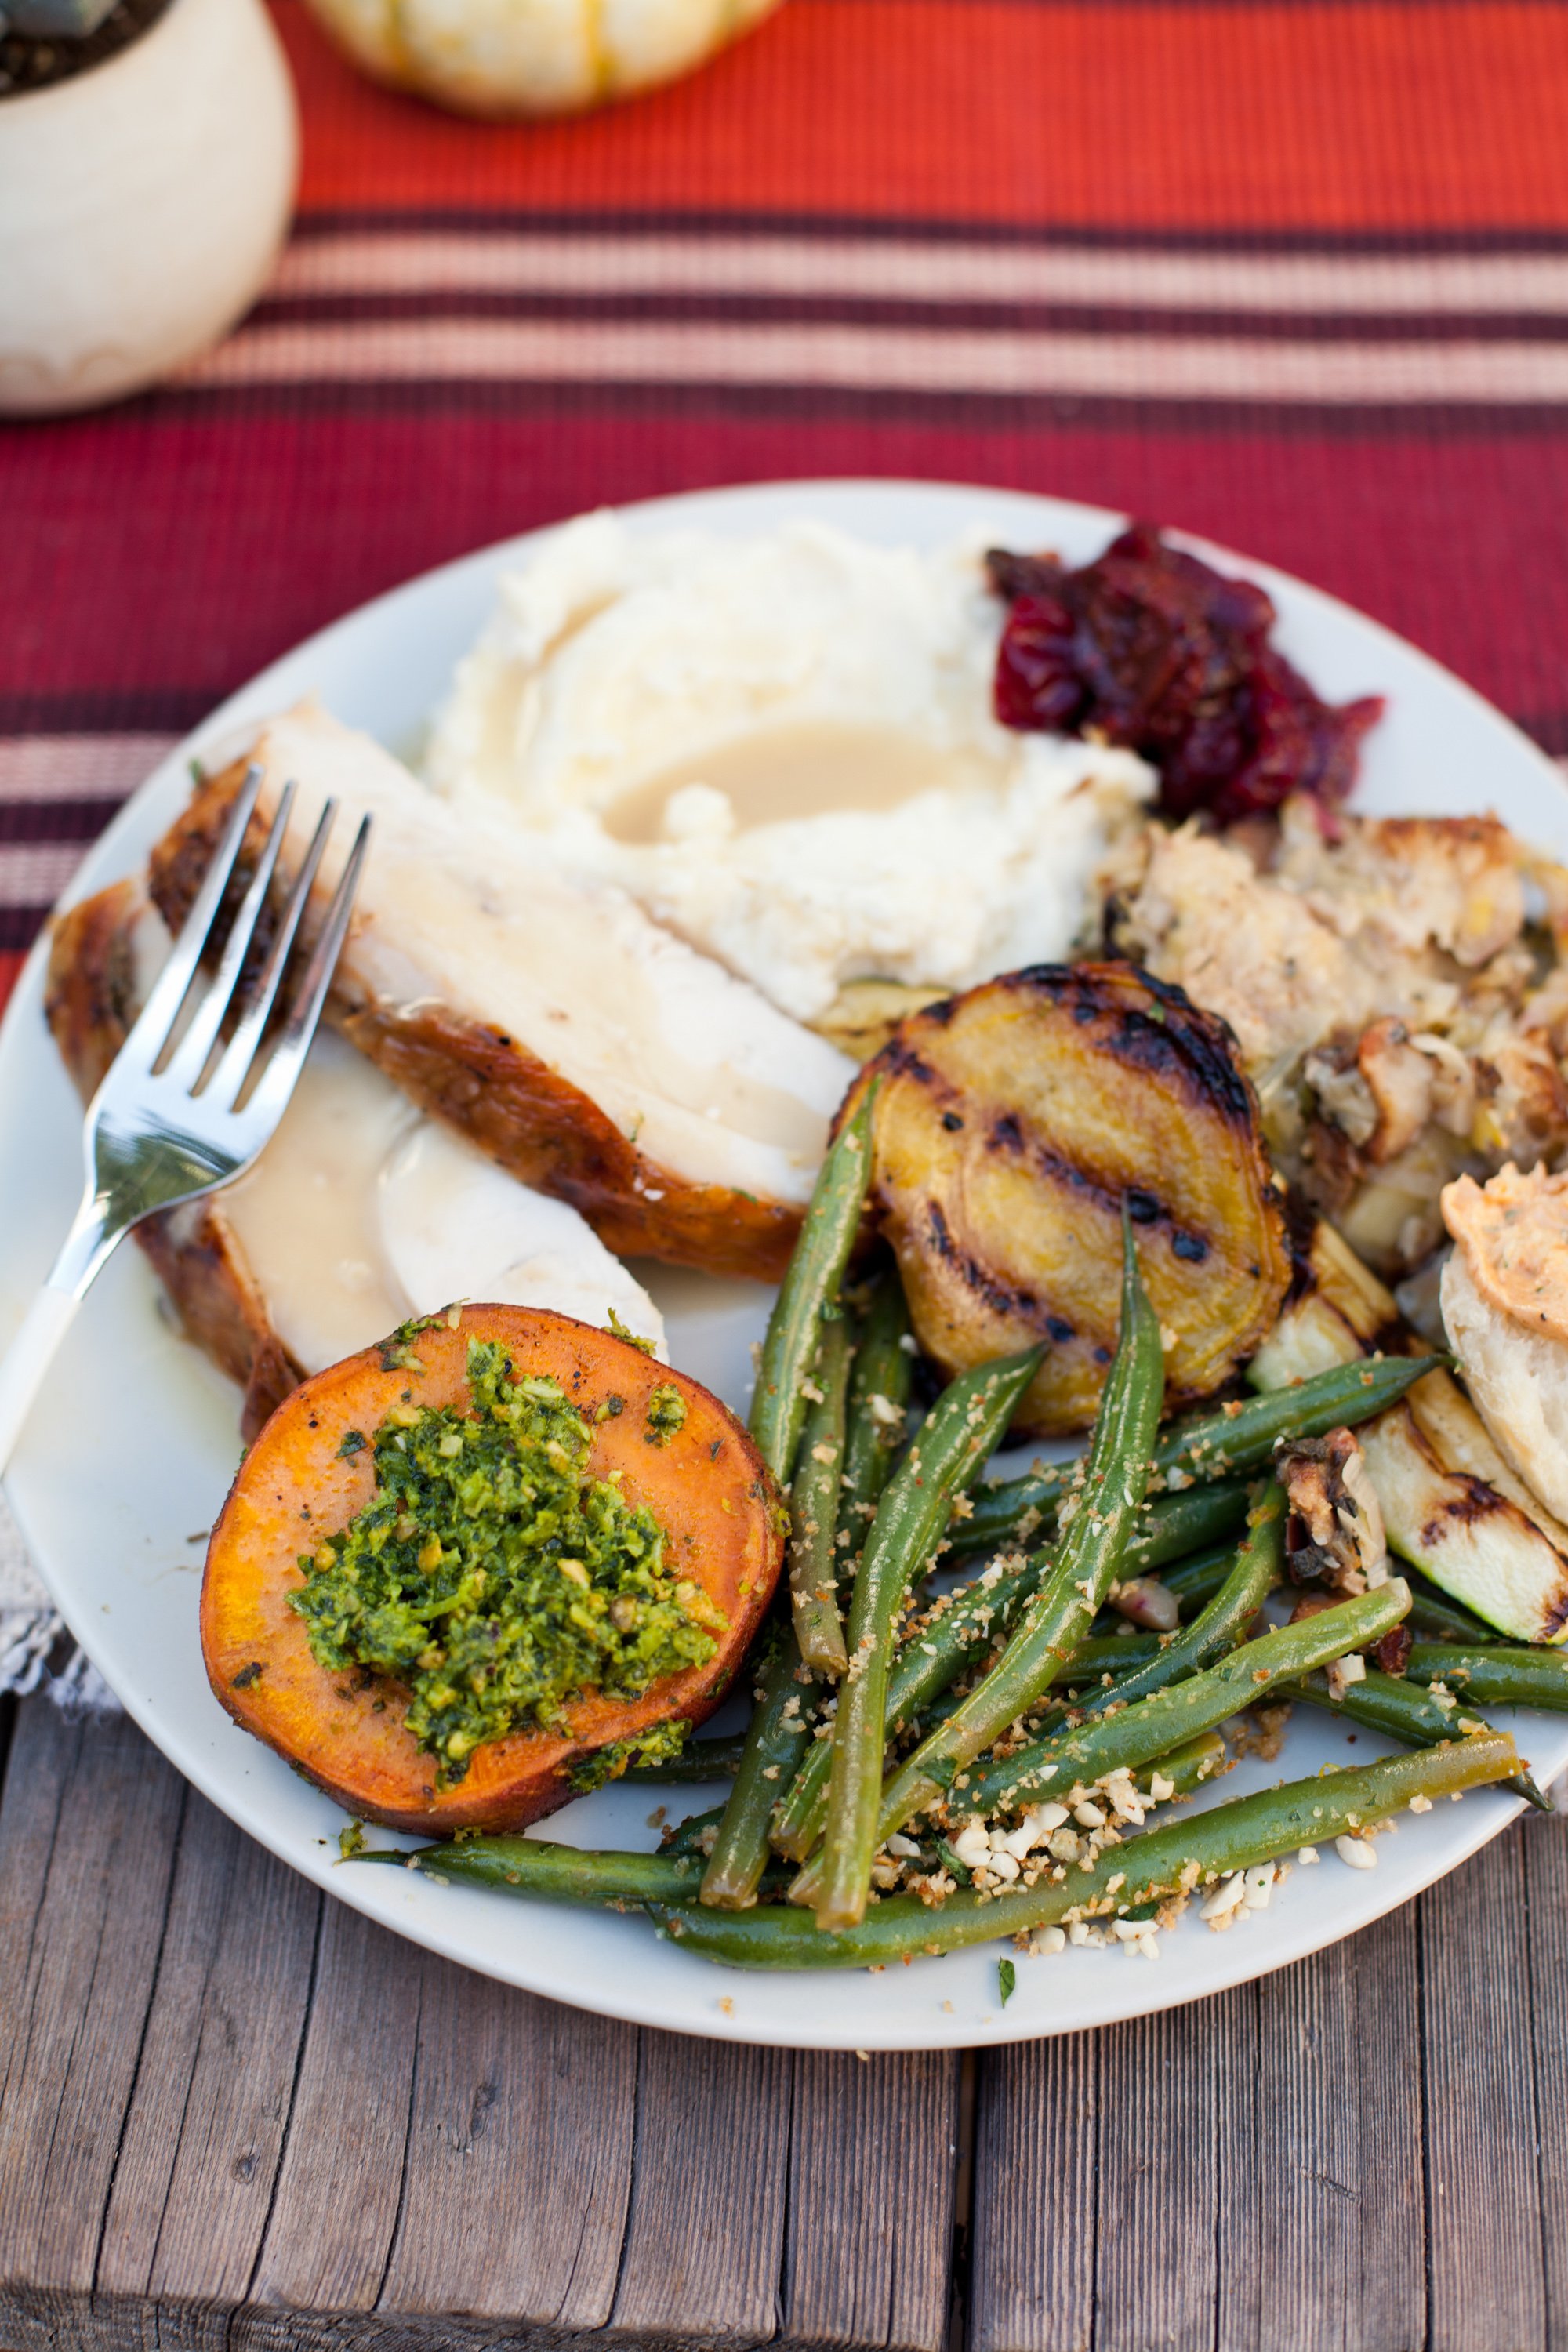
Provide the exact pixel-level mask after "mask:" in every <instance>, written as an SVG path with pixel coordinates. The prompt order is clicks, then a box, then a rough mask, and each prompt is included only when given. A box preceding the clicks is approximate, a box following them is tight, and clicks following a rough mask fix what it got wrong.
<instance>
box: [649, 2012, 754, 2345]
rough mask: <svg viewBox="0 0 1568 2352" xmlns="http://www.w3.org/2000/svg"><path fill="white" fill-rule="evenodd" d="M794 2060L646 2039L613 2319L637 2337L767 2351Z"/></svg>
mask: <svg viewBox="0 0 1568 2352" xmlns="http://www.w3.org/2000/svg"><path fill="white" fill-rule="evenodd" d="M791 2074H792V2061H791V2058H790V2054H789V2053H788V2052H787V2051H781V2050H748V2049H743V2048H741V2047H740V2046H738V2045H737V2044H735V2043H733V2042H690V2041H687V2040H686V2039H684V2038H683V2037H681V2036H679V2035H677V2034H673V2033H655V2032H645V2033H643V2035H642V2036H641V2038H640V2043H639V2048H638V2065H637V2149H636V2158H635V2169H634V2174H633V2180H632V2201H631V2213H630V2217H629V2220H628V2222H627V2228H626V2248H625V2252H624V2253H623V2256H622V2262H621V2280H620V2289H619V2292H618V2294H616V2305H615V2311H614V2314H613V2319H614V2324H615V2326H616V2327H617V2328H619V2329H620V2330H621V2331H622V2332H623V2333H624V2334H626V2335H627V2336H635V2337H642V2336H673V2337H676V2338H689V2337H701V2338H703V2339H705V2340H716V2341H718V2342H721V2343H733V2344H760V2343H764V2342H766V2341H767V2340H768V2339H769V2338H770V2337H772V2336H773V2335H774V2334H775V2333H776V2332H777V2328H778V2323H779V2282H780V2277H781V2274H782V2271H783V2263H784V2209H785V2182H786V2179H787V2177H788V2174H787V2157H788V2152H789V2137H790V2087H791Z"/></svg>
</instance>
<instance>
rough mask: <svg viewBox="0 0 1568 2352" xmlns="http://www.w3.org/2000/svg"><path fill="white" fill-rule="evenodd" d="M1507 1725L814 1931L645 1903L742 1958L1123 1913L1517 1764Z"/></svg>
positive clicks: (709, 1955)
mask: <svg viewBox="0 0 1568 2352" xmlns="http://www.w3.org/2000/svg"><path fill="white" fill-rule="evenodd" d="M1518 1765H1519V1759H1518V1757H1517V1755H1516V1754H1515V1752H1514V1745H1513V1742H1512V1740H1511V1739H1510V1738H1507V1736H1506V1735H1505V1734H1504V1733H1502V1732H1492V1733H1483V1734H1480V1735H1479V1736H1478V1737H1476V1738H1469V1739H1460V1740H1456V1741H1455V1742H1454V1743H1453V1744H1452V1745H1451V1746H1449V1747H1447V1748H1424V1749H1421V1750H1418V1751H1417V1752H1416V1753H1415V1754H1414V1755H1410V1756H1390V1757H1386V1758H1384V1759H1382V1761H1380V1762H1378V1763H1376V1764H1363V1765H1359V1766H1357V1767H1355V1768H1354V1769H1352V1770H1349V1771H1344V1772H1330V1773H1324V1774H1314V1775H1313V1776H1312V1777H1311V1778H1310V1780H1293V1781H1290V1782H1288V1783H1287V1784H1286V1785H1285V1786H1284V1787H1283V1788H1279V1789H1263V1790H1259V1791H1258V1794H1257V1795H1256V1796H1251V1797H1239V1798H1236V1799H1234V1800H1233V1801H1231V1802H1230V1803H1229V1804H1224V1805H1215V1806H1213V1807H1211V1808H1210V1809H1209V1810H1208V1811H1205V1812H1201V1813H1183V1814H1182V1815H1180V1816H1179V1817H1178V1818H1177V1819H1176V1820H1174V1821H1172V1822H1163V1823H1162V1825H1161V1826H1160V1827H1159V1828H1158V1829H1153V1830H1146V1831H1145V1832H1143V1833H1142V1835H1141V1836H1138V1837H1133V1838H1128V1839H1125V1840H1123V1841H1122V1843H1121V1844H1119V1845H1116V1846H1114V1847H1112V1848H1111V1849H1110V1852H1109V1853H1102V1854H1101V1855H1100V1858H1099V1860H1098V1861H1097V1862H1096V1863H1095V1864H1094V1865H1093V1867H1092V1868H1091V1869H1088V1870H1085V1869H1082V1868H1078V1867H1073V1868H1069V1869H1068V1871H1067V1872H1066V1874H1065V1875H1064V1876H1063V1877H1062V1878H1061V1879H1059V1880H1058V1879H1057V1878H1055V1877H1051V1878H1049V1879H1047V1878H1046V1877H1045V1876H1043V1875H1042V1876H1041V1877H1040V1878H1039V1879H1037V1881H1036V1883H1035V1885H1033V1886H1029V1887H1024V1886H1018V1887H1013V1888H1005V1889H1004V1890H1003V1892H1002V1893H1000V1894H993V1893H989V1892H987V1893H984V1894H959V1895H949V1896H948V1898H947V1901H946V1902H945V1903H944V1904H942V1906H941V1908H940V1909H936V1910H933V1909H931V1908H929V1907H928V1906H926V1905H925V1904H924V1903H922V1902H921V1900H920V1899H919V1898H918V1897H917V1896H915V1895H887V1896H885V1897H884V1898H883V1900H882V1901H881V1902H880V1903H879V1904H876V1905H874V1906H873V1907H872V1908H871V1909H870V1910H868V1912H867V1914H866V1916H865V1918H864V1919H863V1920H862V1921H861V1923H860V1925H859V1926H858V1927H852V1928H849V1929H847V1930H846V1931H845V1932H843V1933H841V1934H839V1935H837V1936H824V1935H819V1934H818V1933H817V1931H816V1928H815V1927H813V1926H812V1924H811V1922H810V1920H809V1919H808V1918H806V1917H805V1916H804V1914H803V1913H802V1912H800V1911H799V1910H798V1909H796V1908H795V1906H792V1905H788V1904H777V1905H774V1906H770V1907H769V1908H768V1909H766V1910H760V1911H750V1912H747V1913H745V1914H744V1915H742V1916H737V1917H732V1918H718V1917H715V1916H713V1914H711V1913H707V1914H704V1913H702V1912H700V1911H699V1910H697V1909H696V1908H695V1906H690V1905H673V1906H672V1905H668V1904H650V1905H649V1906H648V1909H649V1912H650V1914H651V1916H652V1917H653V1918H654V1920H655V1922H656V1923H657V1924H658V1926H659V1927H661V1928H662V1929H663V1931H664V1933H665V1934H666V1935H667V1936H668V1937H670V1938H671V1939H672V1940H673V1941H674V1942H676V1943H678V1944H679V1946H680V1947H681V1948H682V1949H683V1950H686V1951H689V1952H693V1953H695V1954H697V1955H698V1956H699V1957H700V1958H703V1959H710V1960H717V1961H719V1962H721V1963H722V1964H723V1965H725V1966H727V1967H730V1968H737V1969H855V1968H868V1969H876V1968H886V1967H887V1966H889V1963H892V1962H895V1961H899V1960H903V1959H906V1958H915V1957H917V1956H918V1955H919V1954H921V1953H927V1952H929V1953H932V1954H935V1953H940V1952H951V1951H957V1950H960V1949H961V1948H963V1947H964V1946H966V1945H970V1944H988V1943H991V1942H994V1940H995V1939H996V1938H997V1937H1003V1936H1019V1935H1026V1934H1027V1933H1028V1932H1029V1931H1030V1930H1031V1929H1033V1928H1036V1927H1052V1926H1055V1925H1057V1924H1058V1922H1062V1921H1068V1920H1071V1919H1074V1918H1078V1917H1081V1916H1110V1915H1112V1914H1116V1915H1125V1914H1127V1913H1130V1912H1131V1911H1134V1910H1136V1909H1137V1908H1138V1906H1140V1905H1141V1904H1143V1903H1146V1902H1148V1901H1150V1900H1151V1899H1152V1898H1153V1897H1156V1896H1169V1895H1178V1894H1183V1893H1185V1892H1187V1891H1188V1890H1189V1888H1191V1889H1194V1890H1195V1889H1196V1888H1197V1887H1199V1886H1203V1885H1208V1884H1210V1883H1211V1882H1212V1881H1214V1880H1215V1879H1217V1878H1219V1877H1221V1876H1222V1875H1229V1874H1231V1873H1233V1872H1235V1871H1237V1870H1248V1869H1252V1868H1254V1867H1255V1866H1256V1865H1257V1864H1259V1863H1264V1862H1270V1861H1272V1860H1273V1859H1274V1858H1275V1857H1276V1856H1277V1855H1279V1854H1286V1853H1294V1852H1296V1851H1297V1850H1298V1849H1299V1848H1300V1847H1302V1846H1306V1845H1312V1846H1321V1845H1325V1844H1327V1843H1329V1841H1330V1840H1331V1839H1332V1838H1335V1837H1340V1836H1342V1835H1344V1834H1346V1833H1347V1832H1352V1831H1356V1830H1362V1829H1365V1828H1368V1827H1369V1826H1371V1824H1373V1822H1380V1821H1386V1820H1387V1818H1388V1817H1389V1815H1390V1814H1391V1813H1396V1812H1398V1811H1401V1810H1402V1809H1403V1808H1404V1807H1405V1806H1406V1805H1408V1804H1409V1803H1410V1802H1411V1801H1412V1799H1413V1798H1415V1797H1426V1798H1427V1799H1428V1800H1430V1799H1432V1798H1436V1797H1442V1796H1453V1795H1457V1794H1458V1792H1459V1791H1460V1790H1464V1789H1470V1788H1477V1787H1479V1786H1482V1785H1484V1784H1485V1783H1487V1782H1489V1781H1493V1780H1506V1779H1507V1778H1508V1776H1509V1775H1510V1773H1511V1772H1514V1771H1516V1770H1517V1769H1518Z"/></svg>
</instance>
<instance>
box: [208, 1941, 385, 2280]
mask: <svg viewBox="0 0 1568 2352" xmlns="http://www.w3.org/2000/svg"><path fill="white" fill-rule="evenodd" d="M421 1992H422V1983H421V1971H420V1969H419V1965H418V1962H417V1960H416V1958H415V1956H414V1954H413V1952H412V1951H411V1950H410V1948H409V1947H408V1946H407V1945H406V1944H403V1943H400V1942H399V1941H398V1939H397V1937H395V1936H390V1935H388V1934H387V1933H386V1932H385V1930H384V1929H383V1928H379V1927H375V1926H374V1924H373V1922H372V1921H370V1920H368V1919H366V1918H363V1917H362V1916H361V1915H360V1913H358V1912H357V1911H350V1910H348V1909H347V1908H346V1907H345V1906H344V1905H342V1904H341V1903H331V1902H330V1903H328V1905H327V1906H326V1908H325V1910H324V1911H323V1913H322V1916H321V1945H320V1953H319V1958H318V1961H317V1969H316V1984H315V1991H314V1994H313V1997H312V1999H311V2002H310V2020H309V2022H308V2024H307V2027H306V2031H305V2042H304V2050H303V2053H302V2055H301V2058H300V2074H299V2080H298V2083H297V2084H296V2085H295V2091H294V2098H293V2105H292V2110H291V2113H290V2115H289V2120H288V2126H287V2130H286V2134H285V2139H284V2147H283V2155H282V2160H281V2163H280V2165H279V2175H278V2186H277V2190H276V2193H275V2196H274V2199H273V2204H272V2212H271V2217H270V2219H269V2221H268V2227H267V2233H266V2237H265V2239H264V2241H263V2243H262V2248H261V2252H260V2255H259V2257H258V2262H257V2266H256V2275H255V2279H254V2281H253V2283H252V2286H251V2291H250V2298H249V2299H250V2300H251V2301H253V2302H255V2303H258V2304H261V2305H273V2304H280V2305H284V2306H285V2307H286V2308H291V2309H302V2310H307V2311H309V2310H321V2311H341V2312H352V2311H371V2310H374V2306H375V2304H376V2301H377V2298H378V2297H379V2295H380V2294H381V2289H382V2283H383V2281H384V2279H385V2277H386V2273H387V2265H388V2263H390V2261H391V2258H392V2248H393V2240H394V2235H395V2231H396V2228H397V2221H398V2215H399V2212H400V2210H401V2208H402V2201H403V2189H404V2168H405V2162H406V2159H407V2155H408V2137H409V2126H410V2119H411V2115H412V2110H413V2103H414V2074H415V2062H416V2051H417V2048H418V2033H419V2023H420V1996H421Z"/></svg>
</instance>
